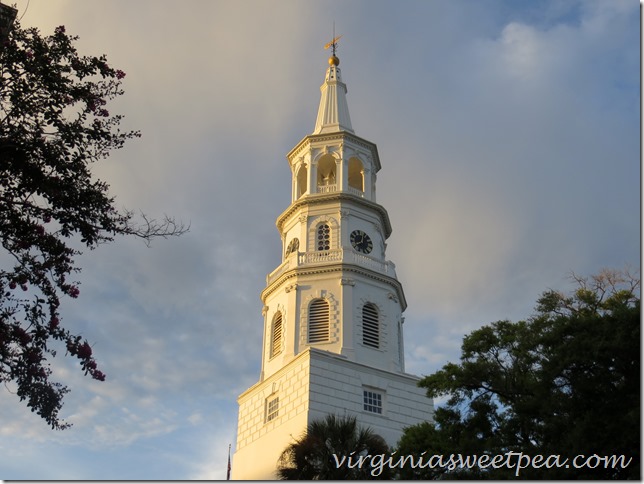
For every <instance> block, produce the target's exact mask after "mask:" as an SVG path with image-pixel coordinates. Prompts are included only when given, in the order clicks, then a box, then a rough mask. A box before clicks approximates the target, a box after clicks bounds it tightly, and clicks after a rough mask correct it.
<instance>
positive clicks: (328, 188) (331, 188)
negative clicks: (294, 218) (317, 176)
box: [318, 185, 338, 193]
mask: <svg viewBox="0 0 644 484" xmlns="http://www.w3.org/2000/svg"><path fill="white" fill-rule="evenodd" d="M337 191H338V186H337V185H318V193H333V192H337Z"/></svg>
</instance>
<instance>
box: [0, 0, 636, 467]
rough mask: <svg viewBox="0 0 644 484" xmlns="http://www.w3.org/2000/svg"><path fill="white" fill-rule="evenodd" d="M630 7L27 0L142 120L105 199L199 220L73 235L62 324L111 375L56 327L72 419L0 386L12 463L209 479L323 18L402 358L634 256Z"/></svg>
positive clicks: (245, 352) (242, 366) (267, 264)
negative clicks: (383, 213)
mask: <svg viewBox="0 0 644 484" xmlns="http://www.w3.org/2000/svg"><path fill="white" fill-rule="evenodd" d="M25 5H26V0H19V5H18V7H19V9H21V8H22V9H24V7H25ZM537 7H538V8H537ZM637 14H638V9H637V7H636V6H634V5H632V3H631V2H628V1H627V2H619V1H613V2H605V1H598V2H591V1H584V2H572V1H566V2H540V3H539V4H538V5H537V6H535V4H531V3H521V4H519V3H516V2H492V1H488V2H458V1H449V2H448V1H445V2H440V1H434V2H424V1H408V2H405V3H404V4H400V5H399V4H394V3H392V2H385V1H378V0H376V1H369V2H361V1H356V2H351V3H346V2H335V1H328V2H297V1H283V2H277V3H276V2H261V1H244V2H236V1H220V2H206V1H191V2H182V3H181V4H177V3H176V2H172V3H171V2H160V1H155V2H145V1H139V2H126V1H117V0H114V1H112V2H102V3H101V2H80V1H72V0H68V1H59V2H50V1H44V0H31V5H30V6H29V9H28V11H27V13H26V15H25V17H24V19H23V25H27V24H37V25H39V26H41V28H42V30H43V31H45V32H46V31H49V32H51V31H52V30H53V28H54V27H55V26H56V25H59V24H65V25H66V26H67V31H68V32H72V33H77V34H78V35H80V37H81V39H80V41H79V46H80V50H81V51H82V52H83V53H88V54H89V53H92V54H97V53H102V52H105V53H106V54H107V56H108V59H109V61H110V63H111V64H112V65H114V66H117V67H118V68H120V69H123V70H124V71H126V72H127V76H126V78H125V84H124V87H125V90H126V94H125V96H123V97H122V98H121V99H120V100H119V101H118V102H117V103H115V105H114V106H112V107H110V109H111V110H113V112H115V113H116V112H118V113H123V114H125V116H126V117H125V121H124V127H125V128H127V129H140V130H141V131H142V133H143V136H142V138H141V139H138V140H134V141H132V142H131V143H128V144H127V145H126V147H125V148H123V149H122V150H120V151H118V152H115V153H114V154H113V156H111V157H110V159H109V160H106V161H105V162H101V163H98V164H97V165H96V166H95V167H94V170H95V173H96V175H97V176H99V177H100V178H102V179H105V180H106V181H107V182H108V183H110V185H111V192H112V193H113V194H114V195H115V196H116V197H117V204H118V206H123V207H128V208H131V209H141V210H143V211H144V212H145V213H146V214H148V215H150V216H154V217H162V216H163V214H164V213H167V214H170V215H173V216H176V217H177V218H178V219H180V220H183V221H185V222H186V223H189V224H190V227H191V228H190V232H189V233H187V234H186V235H184V236H182V237H181V238H179V239H170V240H159V241H155V242H154V243H153V247H152V248H151V249H148V248H146V247H145V245H144V244H142V243H141V242H140V241H137V240H129V239H123V238H121V239H117V240H116V241H115V242H114V243H112V244H109V245H106V246H102V247H100V248H99V249H98V250H96V251H91V252H87V253H86V254H84V255H83V256H82V258H80V259H79V262H80V264H81V266H82V267H83V272H82V273H81V274H80V275H79V279H80V280H81V282H82V285H81V297H80V298H79V299H78V300H74V301H71V300H70V301H65V304H64V306H63V307H62V309H63V311H64V317H65V323H66V324H67V325H69V327H70V329H72V330H73V331H76V332H80V333H81V334H82V335H83V336H84V337H86V338H88V340H89V341H90V343H91V344H92V345H93V348H94V353H95V355H96V357H97V360H98V363H99V365H100V366H101V369H103V371H105V373H106V374H107V381H106V382H104V383H98V382H92V381H89V380H88V379H87V378H86V377H84V376H83V375H82V374H81V372H80V369H79V366H78V364H77V362H75V361H72V360H68V359H65V358H63V355H64V349H62V351H61V352H60V353H59V356H60V357H59V358H57V361H56V363H55V365H54V370H55V375H56V378H57V379H59V380H60V381H62V382H64V383H66V384H68V385H69V386H70V387H71V388H72V393H70V394H69V395H68V396H67V397H68V398H67V401H66V404H65V407H64V412H65V415H66V416H68V418H69V420H70V421H72V422H73V423H74V427H72V429H70V430H69V431H66V432H64V433H52V432H51V431H50V430H49V429H48V428H46V427H45V426H44V425H43V423H42V422H41V421H40V419H39V418H38V417H37V416H36V415H33V414H32V413H30V412H29V411H28V410H27V409H25V408H24V407H23V406H21V405H20V404H19V403H18V402H17V401H16V398H15V395H10V394H8V393H7V392H6V391H5V392H0V411H1V412H2V414H3V416H5V422H4V424H3V426H2V428H0V435H2V436H3V443H0V450H2V451H3V452H0V453H4V455H5V456H6V457H5V458H3V459H2V467H3V469H8V470H9V471H10V472H8V473H7V476H8V477H18V478H20V477H29V478H37V477H38V476H40V478H54V477H60V478H68V479H69V478H76V477H78V478H113V479H119V478H128V479H136V478H141V479H145V478H147V479H150V478H152V479H154V478H157V477H158V478H159V479H160V478H169V479H172V478H177V479H184V478H186V477H194V478H218V479H223V478H224V477H225V465H226V458H227V451H228V444H229V443H234V442H231V441H232V440H234V436H235V431H236V415H237V405H236V398H237V396H238V395H239V394H240V393H241V392H242V391H244V390H245V389H246V388H248V387H249V386H250V385H252V384H254V383H255V382H256V381H257V378H258V376H259V364H260V358H261V341H262V325H263V318H262V316H261V302H260V300H259V292H260V291H261V290H262V289H263V287H264V284H265V275H266V274H267V273H269V272H270V271H272V270H273V269H274V268H275V267H276V266H277V265H278V264H279V262H280V253H281V249H282V247H281V241H280V240H279V234H278V233H277V231H276V229H275V225H274V221H275V219H276V217H277V216H278V215H279V214H280V213H281V212H282V210H284V209H285V208H286V207H287V206H288V204H289V203H290V191H291V180H290V176H291V175H290V171H289V168H288V165H287V162H286V160H285V155H286V153H287V152H288V151H289V150H290V149H291V148H292V147H293V146H295V145H296V144H297V142H298V141H299V140H300V139H301V138H302V137H304V136H306V135H307V134H309V133H310V131H312V129H313V124H314V121H315V114H316V109H317V103H318V101H319V89H318V88H319V86H320V84H321V82H322V79H323V73H324V69H325V62H326V55H327V52H325V51H323V50H322V45H323V44H324V42H325V41H327V40H328V39H329V38H330V33H331V28H332V26H333V21H334V20H335V21H336V28H337V32H338V33H342V34H343V38H342V41H341V44H340V50H339V55H340V58H341V68H342V76H343V79H344V81H345V82H346V83H347V85H348V89H349V93H348V103H349V108H350V111H351V118H352V121H353V124H354V129H355V130H356V134H358V135H359V136H363V137H365V138H366V139H368V140H371V141H373V142H375V143H376V144H377V145H378V150H379V154H380V158H381V162H382V166H383V168H382V170H381V172H380V173H379V174H378V202H379V203H381V204H382V205H383V206H384V207H385V208H386V209H387V210H388V212H389V215H390V218H391V222H392V225H393V228H394V231H393V234H392V236H391V238H390V239H389V241H388V248H387V254H388V258H389V259H391V260H392V261H393V262H394V263H395V264H396V268H397V273H398V277H399V279H400V280H401V282H402V284H403V286H404V288H405V293H406V296H407V302H408V304H409V307H408V309H407V311H406V314H405V316H406V321H405V336H406V340H405V349H406V354H407V370H408V371H410V372H412V373H415V374H419V375H422V374H428V373H430V372H431V371H434V370H436V369H438V368H440V366H442V365H443V364H444V363H446V362H447V361H454V360H456V359H457V358H458V355H459V352H460V351H459V348H460V343H461V340H462V336H463V335H464V334H465V333H467V332H469V331H471V330H473V329H476V328H477V327H480V326H481V325H482V324H486V323H488V322H491V321H495V320H498V319H505V318H509V319H520V318H525V317H528V316H529V315H530V313H531V311H532V309H533V306H534V301H535V300H536V298H537V296H538V295H539V294H540V292H541V291H543V290H545V289H546V288H549V287H553V288H562V289H565V288H566V284H567V283H566V279H565V277H566V274H567V273H568V271H569V270H575V271H576V272H579V273H581V274H591V273H593V272H596V271H597V270H599V269H600V268H601V267H604V266H612V267H621V266H623V264H624V263H625V262H631V263H632V264H633V265H639V260H640V259H639V254H640V252H639V245H640V235H639V223H638V222H639V217H640V212H639V193H640V187H639V179H640V169H639V154H640V153H639V109H638V106H639V50H638V49H637V48H635V47H632V46H633V45H635V44H634V42H637V41H638V40H639V22H638V20H639V18H638V16H637ZM93 19H100V21H98V20H93ZM22 456H27V457H22ZM48 456H49V457H48ZM34 462H37V464H34ZM34 467H35V468H34Z"/></svg>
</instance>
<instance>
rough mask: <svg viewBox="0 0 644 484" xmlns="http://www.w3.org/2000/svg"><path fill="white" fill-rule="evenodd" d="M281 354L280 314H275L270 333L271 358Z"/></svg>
mask: <svg viewBox="0 0 644 484" xmlns="http://www.w3.org/2000/svg"><path fill="white" fill-rule="evenodd" d="M281 352H282V313H279V312H278V313H277V314H276V315H275V317H274V318H273V329H272V332H271V358H272V357H273V356H276V355H279V354H280V353H281Z"/></svg>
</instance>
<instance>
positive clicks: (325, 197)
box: [275, 192, 393, 240]
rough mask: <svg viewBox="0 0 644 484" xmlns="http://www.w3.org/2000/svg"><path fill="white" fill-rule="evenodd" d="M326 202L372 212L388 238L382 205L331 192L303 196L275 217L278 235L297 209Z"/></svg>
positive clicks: (387, 218) (387, 222)
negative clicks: (347, 204)
mask: <svg viewBox="0 0 644 484" xmlns="http://www.w3.org/2000/svg"><path fill="white" fill-rule="evenodd" d="M327 202H351V203H356V204H358V205H362V206H363V207H365V208H368V209H370V210H373V211H375V212H377V213H378V214H379V215H380V218H381V220H382V224H383V226H384V229H385V230H384V235H385V240H386V239H388V238H389V236H390V235H391V232H392V230H393V229H392V228H391V222H390V221H389V214H388V213H387V210H385V207H383V206H382V205H380V204H378V203H376V202H372V201H371V200H367V199H365V198H361V197H358V196H357V195H352V194H351V193H346V192H331V193H319V194H315V195H303V196H301V197H300V198H298V199H297V200H295V201H294V202H293V203H292V204H291V205H289V207H288V208H287V209H286V210H284V211H283V212H282V214H281V215H280V216H279V217H277V220H276V221H275V225H276V226H277V230H279V232H280V234H281V233H282V232H283V229H284V224H285V223H286V221H287V220H288V219H289V218H290V217H291V216H292V215H293V214H294V213H295V212H296V211H298V210H299V209H301V208H302V207H304V206H306V205H320V204H322V203H327Z"/></svg>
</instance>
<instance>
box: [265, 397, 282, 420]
mask: <svg viewBox="0 0 644 484" xmlns="http://www.w3.org/2000/svg"><path fill="white" fill-rule="evenodd" d="M279 412H280V397H268V398H267V399H266V423H268V422H270V421H271V420H275V419H276V418H277V417H278V416H279Z"/></svg>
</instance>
